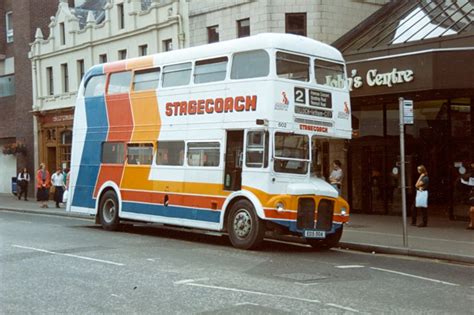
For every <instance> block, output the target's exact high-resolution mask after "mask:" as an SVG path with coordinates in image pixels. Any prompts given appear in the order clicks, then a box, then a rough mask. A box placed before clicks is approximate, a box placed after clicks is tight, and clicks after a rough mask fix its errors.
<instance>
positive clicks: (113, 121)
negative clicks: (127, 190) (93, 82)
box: [94, 61, 133, 198]
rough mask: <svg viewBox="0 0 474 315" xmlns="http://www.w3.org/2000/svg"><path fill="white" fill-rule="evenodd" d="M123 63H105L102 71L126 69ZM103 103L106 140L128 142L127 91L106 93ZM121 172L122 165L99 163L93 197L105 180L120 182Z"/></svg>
mask: <svg viewBox="0 0 474 315" xmlns="http://www.w3.org/2000/svg"><path fill="white" fill-rule="evenodd" d="M125 65H126V64H125V62H123V61H117V62H114V63H111V64H105V65H104V72H105V73H110V72H120V71H123V70H125V69H126V67H125ZM105 105H106V108H107V120H108V122H109V130H108V133H107V141H111V142H113V141H120V142H129V141H130V137H131V135H132V124H133V120H132V112H131V109H130V98H129V96H128V93H121V94H112V95H108V94H107V95H106V97H105ZM122 173H123V165H107V164H101V166H100V170H99V175H98V178H97V182H96V186H95V190H94V198H97V194H98V193H99V190H100V188H101V187H102V185H103V183H105V182H106V181H108V180H110V181H113V182H115V183H117V184H118V183H120V179H121V178H122Z"/></svg>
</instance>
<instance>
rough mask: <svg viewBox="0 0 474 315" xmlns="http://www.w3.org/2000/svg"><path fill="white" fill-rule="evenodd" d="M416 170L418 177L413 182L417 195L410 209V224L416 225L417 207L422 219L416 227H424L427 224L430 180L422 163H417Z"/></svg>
mask: <svg viewBox="0 0 474 315" xmlns="http://www.w3.org/2000/svg"><path fill="white" fill-rule="evenodd" d="M417 170H418V173H419V174H420V177H418V180H417V181H416V184H415V188H416V190H417V192H416V194H417V196H416V201H415V205H414V207H413V211H412V216H411V225H416V217H417V214H418V213H417V212H418V209H420V210H421V213H422V215H423V221H422V223H420V224H418V227H426V226H427V225H428V186H429V182H430V181H429V178H428V172H427V171H426V168H425V166H424V165H419V166H418V168H417Z"/></svg>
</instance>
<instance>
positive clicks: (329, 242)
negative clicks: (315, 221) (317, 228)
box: [306, 225, 343, 250]
mask: <svg viewBox="0 0 474 315" xmlns="http://www.w3.org/2000/svg"><path fill="white" fill-rule="evenodd" d="M342 227H343V226H342V225H341V227H340V228H339V229H337V230H336V232H335V233H333V234H330V235H328V237H327V238H326V239H325V240H317V239H306V242H308V244H309V245H311V247H313V248H314V249H317V250H327V249H330V248H332V247H335V246H337V244H339V240H340V239H341V236H342Z"/></svg>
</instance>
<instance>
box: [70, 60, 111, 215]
mask: <svg viewBox="0 0 474 315" xmlns="http://www.w3.org/2000/svg"><path fill="white" fill-rule="evenodd" d="M103 73H104V72H103V66H95V67H94V68H92V69H91V70H90V71H89V72H88V73H87V74H86V78H85V82H87V79H88V77H91V76H93V75H100V74H103ZM84 106H85V113H86V128H87V131H86V138H85V141H84V148H83V152H82V156H81V164H80V167H79V171H78V173H77V181H76V187H75V191H74V197H73V201H72V205H73V206H75V207H85V208H94V207H95V200H94V199H93V193H94V186H95V185H96V181H97V176H98V173H99V165H100V155H101V150H100V149H98V148H100V144H101V143H102V142H103V141H105V139H106V138H107V131H108V124H107V113H106V108H105V97H104V96H103V95H102V96H95V97H88V98H85V99H84Z"/></svg>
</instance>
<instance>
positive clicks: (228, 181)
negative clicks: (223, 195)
mask: <svg viewBox="0 0 474 315" xmlns="http://www.w3.org/2000/svg"><path fill="white" fill-rule="evenodd" d="M243 149H244V131H243V130H228V131H227V145H226V150H225V172H224V190H240V188H241V186H242V161H243Z"/></svg>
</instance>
